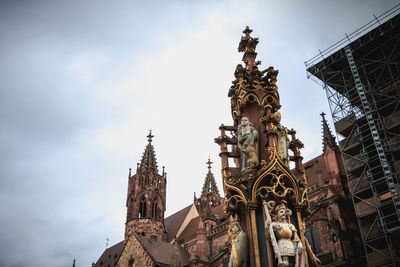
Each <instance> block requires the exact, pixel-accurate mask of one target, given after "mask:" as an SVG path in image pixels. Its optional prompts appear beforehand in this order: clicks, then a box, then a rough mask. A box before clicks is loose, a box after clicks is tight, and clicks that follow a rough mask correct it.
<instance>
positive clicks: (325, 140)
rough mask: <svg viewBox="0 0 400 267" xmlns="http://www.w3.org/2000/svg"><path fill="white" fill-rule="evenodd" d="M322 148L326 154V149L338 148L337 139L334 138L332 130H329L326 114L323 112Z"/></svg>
mask: <svg viewBox="0 0 400 267" xmlns="http://www.w3.org/2000/svg"><path fill="white" fill-rule="evenodd" d="M320 115H321V117H322V148H323V151H324V152H325V150H326V147H327V146H329V147H330V148H331V149H335V148H337V145H336V141H335V137H333V135H332V133H331V130H330V129H329V125H328V122H327V121H326V119H325V115H326V114H325V113H324V112H322V113H321V114H320Z"/></svg>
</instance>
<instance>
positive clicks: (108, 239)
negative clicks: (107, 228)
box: [106, 237, 110, 249]
mask: <svg viewBox="0 0 400 267" xmlns="http://www.w3.org/2000/svg"><path fill="white" fill-rule="evenodd" d="M106 241H107V243H106V249H107V248H108V241H110V238H108V237H107V238H106Z"/></svg>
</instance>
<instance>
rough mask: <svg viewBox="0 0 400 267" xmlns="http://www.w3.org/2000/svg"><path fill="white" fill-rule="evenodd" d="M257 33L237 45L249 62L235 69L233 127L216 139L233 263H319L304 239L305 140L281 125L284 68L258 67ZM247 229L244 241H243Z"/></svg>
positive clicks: (223, 127)
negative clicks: (302, 151) (281, 72)
mask: <svg viewBox="0 0 400 267" xmlns="http://www.w3.org/2000/svg"><path fill="white" fill-rule="evenodd" d="M251 32H252V30H250V29H249V27H246V29H245V30H244V31H243V33H244V34H245V36H244V37H242V38H241V40H240V43H239V48H238V50H239V52H244V55H243V59H242V60H243V62H244V66H243V65H242V64H239V65H238V66H237V67H236V71H235V78H236V79H235V80H234V81H233V84H232V86H231V88H230V90H229V94H228V96H229V97H230V98H231V110H232V117H233V125H232V126H226V125H221V126H220V127H219V129H220V131H221V135H220V136H219V137H218V138H216V139H215V142H216V143H217V144H219V145H220V148H221V153H220V157H221V160H222V176H223V187H224V193H225V212H226V213H227V214H228V215H229V216H231V226H230V235H231V236H232V255H233V256H232V257H231V261H230V265H229V266H252V267H254V266H255V267H264V266H265V267H266V266H279V267H289V266H299V267H300V266H318V260H317V259H316V258H315V256H314V255H313V254H312V252H311V249H310V248H309V245H308V243H307V240H306V238H305V236H304V217H305V216H306V215H307V213H308V199H307V190H306V188H307V179H306V176H305V172H304V169H303V166H302V159H303V158H302V157H301V154H300V149H301V148H302V147H303V144H302V142H301V141H300V140H298V139H297V138H296V131H295V130H293V129H291V130H288V129H287V128H286V127H284V126H283V125H281V123H280V122H281V114H280V113H279V109H280V107H281V105H280V101H279V92H278V86H277V84H276V82H277V75H278V70H275V69H274V68H273V67H269V68H267V69H266V70H259V69H258V65H260V64H261V62H260V61H256V60H255V59H256V56H257V53H256V52H255V49H256V46H257V43H258V38H253V37H251V36H250V33H251ZM289 151H291V153H289ZM230 159H231V160H232V161H233V162H235V166H230V165H229V161H230ZM290 161H292V162H294V165H295V169H294V170H293V171H291V170H290V167H289V163H290ZM241 232H243V235H242V236H245V235H246V238H242V239H241V240H240V241H239V240H238V239H237V238H238V236H240V234H239V235H237V233H241ZM244 234H245V235H244ZM247 237H248V239H247ZM244 240H245V241H244ZM247 240H248V244H246V245H244V243H245V242H247ZM237 242H239V243H240V242H241V243H240V245H236V244H237ZM244 254H246V261H244V260H243V259H244V256H243V255H244ZM235 255H236V256H235ZM238 255H240V260H239V258H237V257H238ZM235 257H236V258H235Z"/></svg>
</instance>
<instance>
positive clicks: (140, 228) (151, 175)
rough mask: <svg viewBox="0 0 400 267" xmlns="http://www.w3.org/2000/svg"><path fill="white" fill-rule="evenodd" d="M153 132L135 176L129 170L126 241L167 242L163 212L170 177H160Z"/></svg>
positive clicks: (163, 174)
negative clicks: (133, 238) (135, 236)
mask: <svg viewBox="0 0 400 267" xmlns="http://www.w3.org/2000/svg"><path fill="white" fill-rule="evenodd" d="M153 137H154V136H153V135H152V134H151V131H150V133H149V135H148V136H147V138H148V139H149V141H148V144H147V146H146V149H145V151H144V153H143V156H142V160H141V162H140V164H139V163H138V164H137V170H136V174H134V175H131V170H129V182H128V196H127V201H126V207H127V212H126V226H125V240H124V241H125V242H127V240H128V239H129V238H130V237H131V236H132V235H133V234H138V235H143V236H147V237H152V238H157V239H158V240H164V239H165V238H164V232H165V226H164V212H165V200H166V183H167V174H166V172H165V171H164V167H163V171H162V174H161V175H159V174H158V167H157V161H156V156H155V153H154V147H153V145H152V143H151V142H152V138H153Z"/></svg>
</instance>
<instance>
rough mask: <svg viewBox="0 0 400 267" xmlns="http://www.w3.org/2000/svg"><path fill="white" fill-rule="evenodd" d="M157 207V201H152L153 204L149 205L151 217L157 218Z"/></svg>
mask: <svg viewBox="0 0 400 267" xmlns="http://www.w3.org/2000/svg"><path fill="white" fill-rule="evenodd" d="M157 208H158V206H157V202H153V205H152V207H151V215H152V217H153V218H154V219H157V215H158V214H157Z"/></svg>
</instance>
